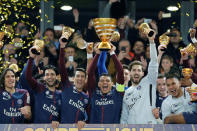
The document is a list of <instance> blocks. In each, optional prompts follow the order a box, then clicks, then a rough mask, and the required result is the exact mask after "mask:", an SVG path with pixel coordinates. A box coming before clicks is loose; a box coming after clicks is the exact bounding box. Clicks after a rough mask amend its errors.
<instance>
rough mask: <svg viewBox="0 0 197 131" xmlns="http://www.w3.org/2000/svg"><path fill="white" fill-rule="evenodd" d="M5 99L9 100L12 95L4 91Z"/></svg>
mask: <svg viewBox="0 0 197 131" xmlns="http://www.w3.org/2000/svg"><path fill="white" fill-rule="evenodd" d="M2 94H3V100H9V99H11V96H10V95H9V94H8V93H7V92H3V93H2Z"/></svg>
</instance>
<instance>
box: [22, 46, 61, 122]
mask: <svg viewBox="0 0 197 131" xmlns="http://www.w3.org/2000/svg"><path fill="white" fill-rule="evenodd" d="M33 48H34V47H32V48H30V50H29V55H30V58H29V61H28V65H27V70H26V80H27V81H28V83H29V85H30V87H31V88H32V89H33V91H34V98H35V100H34V101H35V104H34V112H35V115H34V120H33V122H34V123H51V122H52V121H59V119H60V118H59V117H60V107H61V92H60V91H57V90H56V85H57V79H56V76H57V70H56V68H55V67H54V66H47V67H45V69H44V77H43V79H44V81H45V84H42V83H39V82H37V81H36V80H35V79H34V78H33V77H32V66H33V60H34V59H35V57H36V55H35V54H33V53H32V52H31V50H32V49H33Z"/></svg>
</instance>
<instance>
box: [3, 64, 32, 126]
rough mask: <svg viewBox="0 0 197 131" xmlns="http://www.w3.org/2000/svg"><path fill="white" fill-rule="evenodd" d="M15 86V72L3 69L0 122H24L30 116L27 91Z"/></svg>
mask: <svg viewBox="0 0 197 131" xmlns="http://www.w3.org/2000/svg"><path fill="white" fill-rule="evenodd" d="M15 86H16V77H15V72H14V71H13V70H12V69H9V68H7V69H5V70H4V71H3V72H2V74H1V77H0V87H1V88H0V124H11V123H13V124H14V123H24V120H25V119H28V120H29V119H30V118H31V107H30V106H29V104H30V97H29V93H28V92H27V91H26V90H23V89H18V88H15Z"/></svg>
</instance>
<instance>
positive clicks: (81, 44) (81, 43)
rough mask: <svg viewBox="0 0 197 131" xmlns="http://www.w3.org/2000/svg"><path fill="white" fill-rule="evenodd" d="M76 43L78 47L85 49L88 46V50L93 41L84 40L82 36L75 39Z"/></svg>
mask: <svg viewBox="0 0 197 131" xmlns="http://www.w3.org/2000/svg"><path fill="white" fill-rule="evenodd" d="M76 43H77V47H78V48H79V49H86V48H89V49H90V50H92V49H93V42H86V41H85V40H84V39H83V38H79V39H78V40H77V41H76Z"/></svg>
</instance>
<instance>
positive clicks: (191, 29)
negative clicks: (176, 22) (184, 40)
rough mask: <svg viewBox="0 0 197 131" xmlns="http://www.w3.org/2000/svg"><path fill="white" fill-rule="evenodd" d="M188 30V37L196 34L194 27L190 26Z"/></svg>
mask: <svg viewBox="0 0 197 131" xmlns="http://www.w3.org/2000/svg"><path fill="white" fill-rule="evenodd" d="M189 32H190V37H191V38H194V37H195V35H196V29H194V28H190V29H189Z"/></svg>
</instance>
